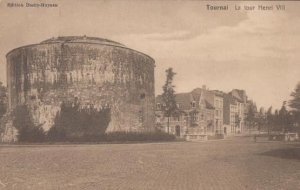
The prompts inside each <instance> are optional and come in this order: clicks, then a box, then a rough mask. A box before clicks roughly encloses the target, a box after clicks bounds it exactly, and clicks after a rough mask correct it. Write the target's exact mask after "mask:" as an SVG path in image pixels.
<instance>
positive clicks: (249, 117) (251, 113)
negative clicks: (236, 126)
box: [245, 102, 257, 132]
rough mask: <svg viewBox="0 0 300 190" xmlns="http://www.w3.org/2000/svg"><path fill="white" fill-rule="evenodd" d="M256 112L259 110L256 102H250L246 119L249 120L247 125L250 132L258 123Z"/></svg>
mask: <svg viewBox="0 0 300 190" xmlns="http://www.w3.org/2000/svg"><path fill="white" fill-rule="evenodd" d="M256 112H257V108H256V105H255V103H253V102H250V103H249V105H248V112H247V115H246V118H245V121H246V122H247V125H248V127H249V132H250V131H251V128H253V127H254V126H255V123H256V117H255V116H256Z"/></svg>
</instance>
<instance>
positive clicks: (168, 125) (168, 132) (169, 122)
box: [167, 117, 170, 134]
mask: <svg viewBox="0 0 300 190" xmlns="http://www.w3.org/2000/svg"><path fill="white" fill-rule="evenodd" d="M167 125H168V134H170V117H168V124H167Z"/></svg>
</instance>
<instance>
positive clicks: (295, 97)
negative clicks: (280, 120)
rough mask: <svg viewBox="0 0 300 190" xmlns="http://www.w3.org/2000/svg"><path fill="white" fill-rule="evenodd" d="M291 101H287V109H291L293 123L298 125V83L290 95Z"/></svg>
mask: <svg viewBox="0 0 300 190" xmlns="http://www.w3.org/2000/svg"><path fill="white" fill-rule="evenodd" d="M291 96H292V99H291V100H290V101H289V107H290V108H292V113H293V117H294V122H295V123H296V124H298V125H299V124H300V82H298V84H297V86H296V88H295V90H294V91H293V92H292V93H291Z"/></svg>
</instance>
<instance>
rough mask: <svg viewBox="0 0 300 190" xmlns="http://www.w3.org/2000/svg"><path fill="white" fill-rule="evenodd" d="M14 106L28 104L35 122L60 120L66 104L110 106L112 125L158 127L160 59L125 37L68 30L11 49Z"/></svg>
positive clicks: (11, 104)
mask: <svg viewBox="0 0 300 190" xmlns="http://www.w3.org/2000/svg"><path fill="white" fill-rule="evenodd" d="M6 57H7V82H8V96H9V108H10V110H13V109H15V108H16V107H17V106H21V105H27V106H28V107H29V108H30V114H31V116H32V118H33V120H34V123H35V125H38V126H42V127H43V128H44V129H45V130H48V129H49V128H51V127H52V126H53V125H54V123H55V118H56V116H57V114H58V113H59V112H60V111H61V105H62V104H63V103H68V105H74V104H76V105H78V106H79V108H78V109H83V110H84V109H90V108H91V107H93V109H96V110H97V109H102V108H109V109H110V114H109V117H110V119H109V121H110V122H109V124H108V126H107V128H106V130H105V131H106V132H110V131H152V130H153V128H154V120H155V116H154V101H155V96H154V67H155V62H154V60H153V59H152V58H151V57H149V56H148V55H146V54H143V53H141V52H138V51H135V50H133V49H130V48H128V47H126V46H124V45H122V44H120V43H117V42H114V41H111V40H107V39H102V38H95V37H86V36H66V37H57V38H51V39H48V40H45V41H43V42H41V43H39V44H33V45H28V46H23V47H19V48H16V49H13V50H12V51H10V52H9V53H8V54H7V55H6Z"/></svg>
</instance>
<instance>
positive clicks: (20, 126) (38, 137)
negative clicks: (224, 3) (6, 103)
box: [13, 105, 45, 142]
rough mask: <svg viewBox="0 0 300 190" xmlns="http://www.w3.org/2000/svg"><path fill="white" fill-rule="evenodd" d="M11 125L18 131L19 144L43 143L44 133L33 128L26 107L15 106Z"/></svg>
mask: <svg viewBox="0 0 300 190" xmlns="http://www.w3.org/2000/svg"><path fill="white" fill-rule="evenodd" d="M13 118H14V119H13V124H14V126H15V128H16V129H17V130H18V140H19V142H43V141H44V140H45V131H44V130H43V128H42V127H41V126H35V125H34V123H33V120H32V117H31V114H30V110H29V109H28V106H27V105H22V106H17V107H16V108H15V109H14V111H13Z"/></svg>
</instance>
